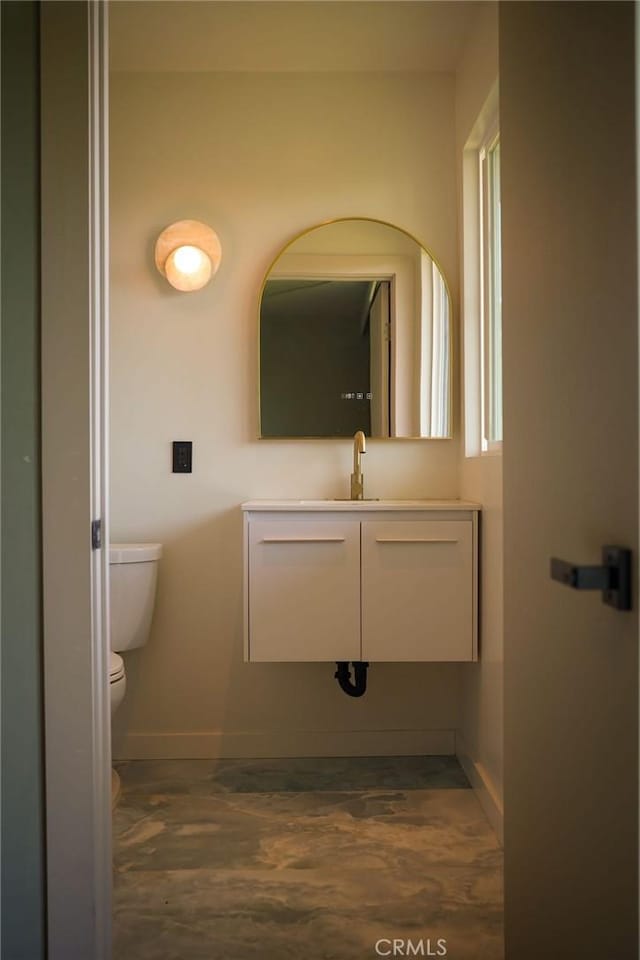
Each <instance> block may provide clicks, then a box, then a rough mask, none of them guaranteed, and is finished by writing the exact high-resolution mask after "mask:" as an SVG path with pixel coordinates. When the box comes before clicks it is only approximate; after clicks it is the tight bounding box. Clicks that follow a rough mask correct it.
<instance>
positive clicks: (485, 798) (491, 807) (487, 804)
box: [455, 731, 504, 844]
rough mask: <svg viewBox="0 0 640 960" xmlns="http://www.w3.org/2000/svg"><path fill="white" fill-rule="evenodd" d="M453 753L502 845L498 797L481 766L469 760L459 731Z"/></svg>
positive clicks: (502, 817) (502, 835) (501, 818)
mask: <svg viewBox="0 0 640 960" xmlns="http://www.w3.org/2000/svg"><path fill="white" fill-rule="evenodd" d="M455 753H456V756H457V758H458V761H459V762H460V766H461V767H462V769H463V770H464V772H465V773H466V775H467V779H468V780H469V783H470V784H471V786H472V787H473V789H474V790H475V793H476V796H477V798H478V800H479V802H480V806H481V807H482V809H483V810H484V812H485V814H486V816H487V820H488V821H489V823H490V824H491V826H492V827H493V829H494V831H495V834H496V836H497V838H498V840H499V841H500V843H501V844H503V843H504V811H503V807H502V801H501V799H500V795H499V794H498V791H497V790H496V788H495V785H494V783H493V781H492V780H491V777H490V776H489V774H488V773H487V771H486V770H485V768H484V767H483V766H482V764H481V763H478V762H477V761H475V760H473V759H472V758H471V754H470V753H469V750H468V748H467V745H466V743H465V741H464V738H463V737H462V735H461V734H460V732H459V731H456V750H455Z"/></svg>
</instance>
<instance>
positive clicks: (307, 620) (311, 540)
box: [248, 518, 360, 661]
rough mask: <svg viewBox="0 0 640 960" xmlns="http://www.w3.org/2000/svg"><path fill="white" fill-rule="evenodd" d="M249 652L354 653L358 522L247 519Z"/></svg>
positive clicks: (325, 656) (346, 656)
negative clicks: (248, 520)
mask: <svg viewBox="0 0 640 960" xmlns="http://www.w3.org/2000/svg"><path fill="white" fill-rule="evenodd" d="M248 549H249V570H248V575H249V590H248V605H249V638H248V639H249V659H250V660H263V661H274V660H280V661H282V660H359V659H360V524H359V522H358V521H354V522H349V521H343V520H336V521H332V520H324V519H318V520H314V519H303V518H300V519H280V518H271V519H264V520H263V519H256V520H254V519H251V520H250V522H249V542H248Z"/></svg>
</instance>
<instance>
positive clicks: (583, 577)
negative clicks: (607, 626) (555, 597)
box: [551, 547, 632, 610]
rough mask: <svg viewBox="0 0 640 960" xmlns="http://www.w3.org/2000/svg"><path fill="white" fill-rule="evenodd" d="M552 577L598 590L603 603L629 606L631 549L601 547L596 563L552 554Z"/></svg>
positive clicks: (577, 586) (566, 583) (625, 608)
mask: <svg viewBox="0 0 640 960" xmlns="http://www.w3.org/2000/svg"><path fill="white" fill-rule="evenodd" d="M551 579H552V580H557V581H558V582H559V583H564V584H565V586H567V587H573V588H574V590H601V591H602V602H603V603H606V604H608V605H609V606H610V607H614V608H615V609H616V610H631V593H632V591H631V550H627V549H626V547H603V548H602V565H601V566H599V567H588V566H580V565H578V564H576V563H569V562H568V561H567V560H558V558H557V557H552V558H551Z"/></svg>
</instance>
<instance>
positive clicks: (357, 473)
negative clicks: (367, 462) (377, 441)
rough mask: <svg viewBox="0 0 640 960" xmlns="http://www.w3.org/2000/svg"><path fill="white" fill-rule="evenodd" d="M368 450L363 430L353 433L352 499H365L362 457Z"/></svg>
mask: <svg viewBox="0 0 640 960" xmlns="http://www.w3.org/2000/svg"><path fill="white" fill-rule="evenodd" d="M366 452H367V442H366V440H365V436H364V433H363V432H362V430H357V431H356V432H355V434H354V435H353V473H352V474H351V499H352V500H363V499H364V476H363V474H362V462H361V460H360V457H361V455H362V454H363V453H366Z"/></svg>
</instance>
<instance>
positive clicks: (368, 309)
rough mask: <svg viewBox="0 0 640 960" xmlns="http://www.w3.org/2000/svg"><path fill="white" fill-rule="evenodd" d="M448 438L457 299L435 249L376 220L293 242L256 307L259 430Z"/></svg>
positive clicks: (346, 223)
mask: <svg viewBox="0 0 640 960" xmlns="http://www.w3.org/2000/svg"><path fill="white" fill-rule="evenodd" d="M356 430H363V431H364V433H365V434H366V435H367V436H369V437H391V438H392V437H425V438H443V437H449V436H451V304H450V300H449V294H448V290H447V286H446V282H445V280H444V278H443V276H442V274H441V272H440V270H439V268H438V266H437V264H436V263H435V262H434V260H433V259H432V258H431V256H430V255H429V253H428V252H427V251H426V250H425V249H424V248H423V247H421V246H420V245H419V244H418V243H417V242H416V241H415V240H414V239H413V238H412V237H410V236H409V235H408V234H407V233H405V232H404V231H402V230H400V229H397V228H396V227H392V226H390V225H388V224H385V223H381V222H379V221H375V220H364V219H362V220H356V219H354V220H341V221H336V222H335V223H330V224H323V225H321V226H319V227H316V228H314V229H312V230H310V231H308V232H307V233H305V234H304V235H303V236H302V237H299V238H298V239H297V240H295V241H293V243H291V244H289V245H288V246H287V247H286V248H285V250H284V251H283V253H282V254H281V255H280V256H279V257H278V259H277V260H276V261H275V263H274V265H273V267H272V268H271V270H270V271H269V274H268V276H267V278H266V281H265V284H264V287H263V291H262V298H261V302H260V435H261V436H262V437H265V438H267V437H280V438H285V437H286V438H295V437H328V438H332V437H352V436H353V434H354V433H355V432H356Z"/></svg>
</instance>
